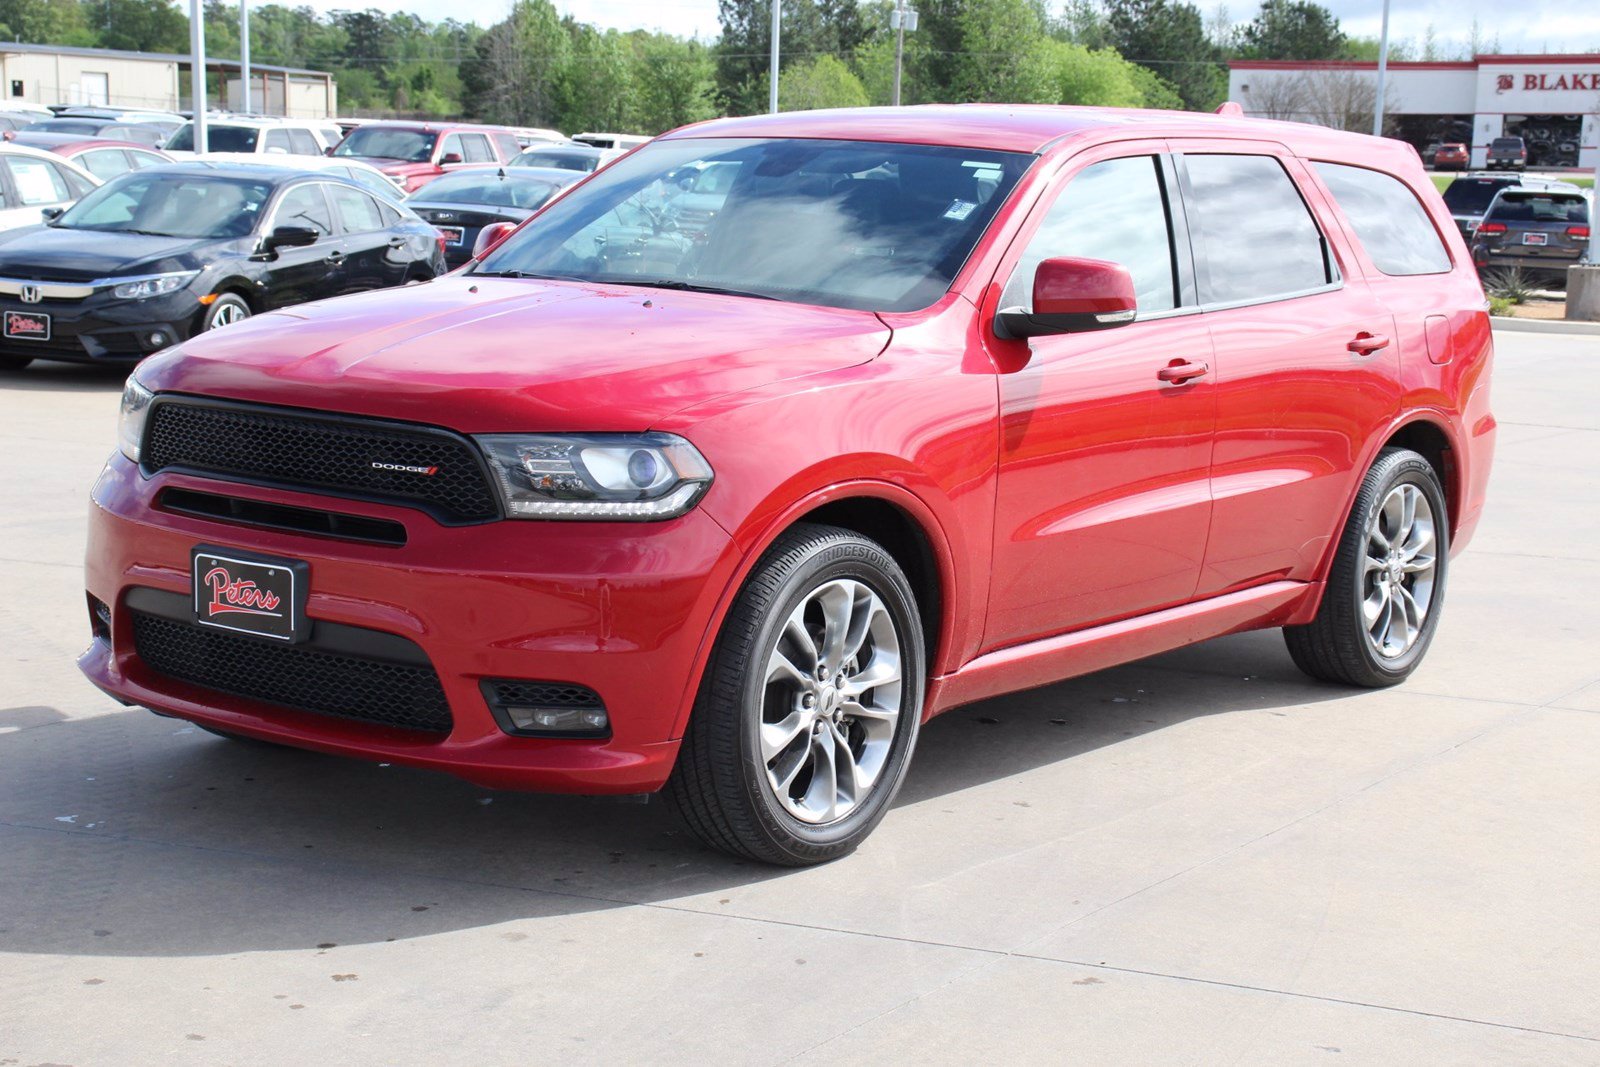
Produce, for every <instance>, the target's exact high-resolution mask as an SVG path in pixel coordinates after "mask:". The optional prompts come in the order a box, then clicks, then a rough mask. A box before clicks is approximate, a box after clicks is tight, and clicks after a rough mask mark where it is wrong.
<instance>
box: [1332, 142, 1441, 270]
mask: <svg viewBox="0 0 1600 1067" xmlns="http://www.w3.org/2000/svg"><path fill="white" fill-rule="evenodd" d="M1316 167H1317V173H1318V174H1319V175H1321V176H1322V180H1323V182H1324V183H1326V184H1327V186H1328V189H1329V191H1330V192H1332V193H1333V199H1334V200H1335V201H1336V202H1337V203H1338V205H1339V210H1341V211H1343V212H1344V217H1345V218H1347V219H1349V220H1350V225H1351V227H1352V228H1354V230H1355V231H1356V237H1357V238H1358V239H1359V240H1360V241H1361V244H1362V246H1363V247H1364V248H1365V249H1366V250H1367V255H1368V256H1369V257H1371V259H1372V262H1373V265H1374V266H1376V267H1377V268H1378V269H1379V270H1381V271H1383V273H1385V274H1396V275H1404V274H1443V273H1445V272H1447V271H1448V270H1449V269H1450V253H1448V252H1446V251H1445V249H1444V242H1443V241H1441V240H1440V239H1439V231H1438V230H1436V229H1434V226H1433V222H1432V221H1431V220H1430V219H1429V218H1428V213H1427V211H1426V210H1424V209H1423V207H1422V204H1421V203H1420V202H1419V201H1418V200H1417V196H1416V194H1415V193H1413V192H1412V191H1411V190H1410V189H1409V188H1407V187H1406V184H1405V183H1404V182H1402V181H1401V180H1400V179H1398V178H1395V177H1393V176H1392V175H1388V174H1383V173H1380V172H1379V171H1375V170H1367V169H1366V168H1364V167H1350V166H1345V165H1343V164H1339V163H1318V164H1317V165H1316Z"/></svg>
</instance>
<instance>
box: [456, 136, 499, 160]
mask: <svg viewBox="0 0 1600 1067" xmlns="http://www.w3.org/2000/svg"><path fill="white" fill-rule="evenodd" d="M461 145H462V147H463V148H465V149H466V153H467V162H468V163H493V162H494V149H492V148H490V147H489V138H487V137H485V136H484V135H483V134H481V133H469V134H464V135H463V136H462V138H461Z"/></svg>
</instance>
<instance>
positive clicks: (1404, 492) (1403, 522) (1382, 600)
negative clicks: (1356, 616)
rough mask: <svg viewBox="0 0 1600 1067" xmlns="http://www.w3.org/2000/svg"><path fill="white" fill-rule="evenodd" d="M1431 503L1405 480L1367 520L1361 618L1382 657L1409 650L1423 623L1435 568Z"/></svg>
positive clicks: (1372, 645)
mask: <svg viewBox="0 0 1600 1067" xmlns="http://www.w3.org/2000/svg"><path fill="white" fill-rule="evenodd" d="M1435 521H1436V520H1435V516H1434V513H1433V506H1432V504H1430V503H1429V501H1428V497H1427V495H1426V494H1425V493H1423V491H1422V490H1421V489H1420V488H1419V487H1417V486H1415V485H1412V484H1411V483H1409V482H1408V483H1403V484H1401V485H1397V486H1395V487H1394V488H1393V489H1391V490H1389V492H1388V494H1387V495H1386V496H1385V497H1384V498H1383V502H1382V503H1381V504H1380V505H1379V506H1378V507H1377V509H1375V510H1374V511H1373V513H1372V517H1371V519H1370V520H1368V524H1367V548H1366V557H1365V559H1364V560H1363V561H1362V573H1361V589H1362V593H1361V597H1362V601H1361V618H1362V624H1363V626H1364V628H1365V629H1366V633H1367V641H1368V643H1369V645H1370V646H1371V648H1372V650H1373V651H1374V652H1376V653H1377V654H1378V655H1379V656H1381V657H1383V658H1385V659H1394V658H1396V657H1398V656H1402V655H1404V654H1405V653H1407V652H1408V651H1410V650H1411V649H1412V648H1413V647H1414V646H1415V645H1416V643H1417V641H1418V639H1420V638H1421V637H1422V634H1423V631H1424V630H1425V629H1426V627H1427V622H1428V608H1429V606H1430V605H1431V604H1432V602H1433V587H1434V580H1435V575H1436V573H1437V570H1438V566H1439V559H1438V554H1437V552H1436V551H1435V546H1436V544H1437V537H1436V530H1435Z"/></svg>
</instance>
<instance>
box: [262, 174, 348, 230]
mask: <svg viewBox="0 0 1600 1067" xmlns="http://www.w3.org/2000/svg"><path fill="white" fill-rule="evenodd" d="M272 225H273V228H274V229H276V228H277V227H279V226H309V227H310V228H312V229H313V230H316V231H317V232H318V233H320V234H322V235H323V236H324V237H326V236H327V235H328V234H330V233H332V232H333V216H332V215H330V214H329V213H328V202H327V200H326V199H324V198H323V195H322V186H321V185H317V184H310V185H297V186H295V187H294V188H293V189H290V190H289V191H288V192H287V193H284V194H283V200H281V201H280V202H279V203H278V213H277V214H276V215H275V216H273V219H272Z"/></svg>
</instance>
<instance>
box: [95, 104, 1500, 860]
mask: <svg viewBox="0 0 1600 1067" xmlns="http://www.w3.org/2000/svg"><path fill="white" fill-rule="evenodd" d="M715 166H727V167H731V168H735V169H736V173H733V174H732V175H731V176H730V180H729V181H728V182H726V183H725V187H724V195H723V196H722V198H721V199H720V201H719V203H718V204H717V205H716V207H715V210H714V211H713V212H712V213H711V215H710V219H709V221H706V222H704V225H703V226H702V227H700V228H698V229H696V230H694V231H693V235H692V236H691V235H687V234H686V233H685V231H684V230H683V229H682V228H680V227H679V226H678V225H677V224H676V222H675V221H674V213H675V211H676V208H675V206H674V205H675V204H676V203H678V202H679V199H680V197H679V196H678V195H676V194H679V193H681V189H680V187H679V183H678V182H677V181H676V180H675V176H677V175H680V174H681V173H682V172H683V171H684V168H691V169H694V170H696V171H699V170H703V169H705V168H707V167H715ZM699 206H702V207H703V205H699ZM1490 362H1491V339H1490V330H1489V323H1488V319H1487V318H1486V316H1485V311H1484V298H1483V292H1482V290H1481V289H1480V288H1479V286H1478V282H1477V278H1476V275H1475V273H1474V271H1473V267H1472V263H1471V259H1470V258H1469V256H1468V254H1467V249H1466V247H1465V246H1464V245H1463V244H1462V241H1461V238H1460V235H1459V234H1458V233H1457V232H1456V228H1455V226H1454V225H1453V224H1452V222H1451V219H1450V214H1449V212H1448V211H1447V210H1446V209H1445V207H1444V204H1443V203H1442V202H1441V201H1440V199H1439V196H1438V194H1437V193H1436V192H1435V191H1434V190H1433V187H1432V185H1431V184H1430V182H1429V179H1428V177H1427V175H1426V174H1425V173H1424V172H1423V169H1422V166H1421V163H1420V161H1419V159H1418V158H1417V154H1416V152H1415V151H1414V150H1413V149H1411V148H1410V147H1409V146H1408V145H1405V144H1402V143H1399V142H1396V141H1389V140H1380V139H1377V138H1372V137H1364V136H1358V135H1352V134H1345V133H1336V132H1332V131H1329V130H1324V129H1319V128H1315V127H1311V126H1305V125H1299V124H1286V123H1273V122H1266V121H1260V120H1250V119H1239V118H1225V117H1217V116H1183V115H1176V114H1164V113H1158V112H1120V111H1113V110H1092V109H1078V108H1056V107H1033V108H1029V107H991V106H965V107H945V106H938V107H926V108H905V109H897V110H861V111H853V112H822V113H811V114H806V113H794V114H787V115H774V116H763V117H759V118H745V119H729V120H719V121H714V122H710V123H707V124H704V125H700V126H694V127H689V128H686V129H683V130H680V131H677V132H675V133H672V134H669V135H667V136H665V137H662V138H660V139H658V140H657V141H655V142H653V143H652V144H650V145H648V146H646V147H644V148H642V149H640V150H639V151H638V152H636V153H634V154H633V155H631V156H628V157H627V158H625V159H622V160H620V161H618V162H617V163H615V164H613V165H612V166H611V167H609V168H607V169H605V170H602V171H600V172H598V173H597V174H595V175H594V176H592V177H591V178H590V179H589V180H588V181H586V182H584V183H582V184H580V185H577V186H575V187H573V189H572V190H571V191H570V192H569V193H568V194H567V195H566V196H563V197H561V198H560V199H558V200H556V201H555V202H554V203H552V204H551V205H550V206H549V207H547V208H545V209H544V210H543V211H542V212H541V213H540V214H538V215H535V216H534V218H533V219H532V220H531V221H530V222H529V223H527V224H525V225H524V226H523V227H522V228H521V229H520V230H518V231H517V232H516V233H514V234H513V235H512V236H510V237H509V238H507V239H506V240H505V241H504V242H503V243H501V244H499V245H498V246H497V247H495V248H494V249H492V250H491V251H489V252H488V253H486V254H485V255H484V256H483V257H482V258H481V259H480V260H478V261H477V262H476V263H474V264H472V265H470V266H469V267H467V268H464V270H463V271H460V272H457V273H456V274H455V275H452V276H449V277H447V278H443V279H440V280H436V281H433V282H430V283H428V284H426V285H420V286H414V287H411V288H408V289H405V290H403V291H397V292H390V293H375V294H371V295H358V296H352V297H347V298H342V299H339V300H334V301H329V302H325V303H319V304H316V305H311V306H307V307H301V308H296V309H293V310H291V311H287V312H280V313H276V314H271V315H262V316H258V317H256V318H253V319H250V320H248V321H246V322H244V323H240V324H239V325H236V326H231V327H229V328H228V329H226V330H221V331H217V332H215V333H209V334H205V335H203V336H201V337H198V338H195V339H193V340H191V341H188V342H185V343H184V344H183V345H180V346H178V347H177V348H174V349H172V350H171V351H169V352H167V353H164V354H162V355H159V356H157V357H154V358H152V359H151V360H149V361H148V362H146V363H145V364H144V365H143V366H141V367H140V368H139V369H138V371H137V373H136V374H135V375H134V377H133V378H132V379H131V380H130V381H129V383H128V386H127V391H126V394H125V395H124V398H123V403H122V414H121V424H120V449H119V451H118V452H117V453H116V454H114V455H113V456H112V457H111V460H110V462H109V464H108V465H107V467H106V469H105V471H104V473H103V474H102V475H101V476H100V478H99V480H98V482H97V483H96V485H95V487H94V491H93V498H94V507H93V509H92V517H91V535H90V540H89V553H88V580H87V585H88V603H89V622H90V626H91V628H92V630H93V635H94V640H93V643H92V644H91V645H90V647H89V649H88V651H87V652H86V653H85V654H84V655H83V657H82V659H81V661H80V662H81V666H82V668H83V670H84V672H85V673H86V674H87V675H88V676H89V678H90V679H91V680H92V681H93V682H94V683H95V684H96V685H98V686H99V687H101V688H102V689H104V690H105V691H106V692H108V693H110V694H111V695H113V696H115V697H117V698H118V699H120V700H122V701H125V702H127V703H131V704H140V705H144V706H145V707H148V708H151V709H153V710H156V711H159V712H161V713H163V714H167V715H176V716H179V717H181V718H185V719H189V720H191V721H193V722H195V723H198V724H200V725H202V726H205V727H206V728H208V729H211V730H214V731H217V732H221V733H226V734H235V735H240V736H245V737H250V738H256V739H260V740H267V741H275V742H280V743H283V744H288V745H296V746H301V747H304V748H311V749H317V750H320V751H324V752H333V753H341V754H344V755H350V756H357V757H361V758H365V759H375V760H384V761H389V762H394V763H403V764H408V765H411V766H416V767H429V768H435V769H440V770H445V771H449V772H452V773H454V774H457V775H460V776H462V777H464V778H467V779H469V780H471V781H474V782H477V783H481V784H483V785H486V786H492V787H505V788H521V789H539V790H556V791H571V792H587V793H648V792H653V791H656V790H660V789H663V788H665V790H666V792H667V795H668V796H669V797H670V798H671V800H672V801H673V803H674V804H675V805H676V807H677V808H678V809H679V810H680V811H681V812H682V814H683V816H684V818H685V819H686V820H687V822H688V824H689V825H690V826H691V827H692V828H693V829H694V830H695V831H696V832H697V833H698V834H699V835H700V836H701V837H702V838H703V839H704V840H705V841H707V842H709V843H710V844H712V845H714V846H716V847H719V848H723V849H727V850H729V851H731V852H734V853H739V854H743V855H746V856H750V857H754V858H757V859H760V860H765V861H769V862H774V863H782V864H807V863H814V862H818V861H822V860H826V859H829V858H832V857H835V856H838V855H840V854H841V853H843V852H846V851H848V850H849V849H851V848H852V847H854V846H855V845H856V844H857V843H858V842H860V841H861V840H862V838H863V837H864V836H865V835H866V834H867V833H868V832H869V831H870V830H871V829H872V827H873V826H874V825H875V824H876V823H877V822H878V820H879V819H880V818H882V817H883V815H884V813H885V811H886V809H887V807H888V805H889V802H890V800H891V798H892V797H893V796H894V793H895V790H896V788H897V787H898V786H899V784H900V782H901V780H902V778H903V777H904V775H905V772H906V767H907V763H908V761H909V760H910V759H911V754H912V749H913V747H914V744H915V741H916V737H917V731H918V728H919V726H920V724H921V723H922V722H924V721H925V720H926V719H928V718H929V717H930V716H933V715H937V714H939V713H940V712H942V711H946V710H948V709H950V708H953V707H955V706H957V705H960V704H964V703H967V702H970V701H974V700H979V699H982V698H985V697H991V696H994V695H996V694H1000V693H1007V692H1011V691H1014V690H1019V689H1025V688H1028V687H1030V686H1038V685H1042V684H1044V683H1047V682H1051V681H1053V680H1055V679H1059V678H1063V677H1066V676H1069V675H1073V674H1078V673H1083V672H1087V671H1092V670H1096V669H1099V668H1101V667H1105V666H1108V665H1110V664H1114V663H1119V662H1122V661H1126V660H1131V659H1135V658H1138V657H1142V656H1148V655H1150V654H1152V653H1156V652H1160V651H1162V650H1164V649H1170V648H1173V647H1176V646H1179V645H1184V644H1188V643H1191V642H1194V641H1200V640H1203V639H1205V638H1209V637H1213V636H1215V635H1218V634H1224V633H1229V632H1232V631H1237V630H1244V629H1250V628H1259V627H1283V628H1284V631H1285V635H1286V637H1287V640H1288V647H1289V652H1290V654H1291V655H1292V656H1293V658H1294V660H1295V662H1296V663H1298V664H1299V665H1300V666H1301V667H1302V668H1303V669H1304V670H1305V671H1307V672H1308V673H1310V674H1311V675H1313V676H1314V677H1316V678H1320V679H1325V680H1327V681H1330V682H1335V683H1341V684H1346V685H1355V686H1385V685H1392V684H1394V683H1397V682H1399V681H1401V680H1402V679H1404V678H1405V677H1406V676H1407V675H1408V674H1410V673H1411V671H1412V670H1413V668H1415V667H1416V665H1417V663H1418V661H1419V660H1420V659H1421V658H1422V656H1423V654H1424V653H1425V651H1426V650H1427V648H1428V644H1429V641H1430V640H1431V639H1432V637H1433V634H1434V632H1435V628H1436V627H1437V625H1438V620H1439V613H1440V608H1441V605H1442V600H1443V594H1444V588H1445V578H1446V574H1447V570H1448V567H1449V558H1450V555H1451V554H1452V553H1454V552H1457V551H1459V550H1460V549H1461V547H1462V546H1463V545H1465V544H1466V542H1467V540H1468V538H1469V537H1470V535H1471V533H1472V531H1473V529H1474V527H1475V526H1476V525H1477V522H1478V519H1479V514H1480V512H1481V509H1482V507H1483V501H1484V486H1485V483H1486V481H1487V479H1488V474H1489V462H1490V453H1491V450H1492V442H1493V439H1494V433H1495V420H1494V417H1493V416H1492V415H1491V414H1490V410H1489V368H1490Z"/></svg>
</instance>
